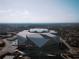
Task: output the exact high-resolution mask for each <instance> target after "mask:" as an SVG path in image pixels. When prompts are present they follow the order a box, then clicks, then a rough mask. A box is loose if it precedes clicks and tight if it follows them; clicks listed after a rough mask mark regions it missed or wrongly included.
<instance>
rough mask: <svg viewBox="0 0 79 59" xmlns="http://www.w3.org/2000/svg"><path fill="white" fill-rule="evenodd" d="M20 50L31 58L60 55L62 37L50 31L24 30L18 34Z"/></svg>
mask: <svg viewBox="0 0 79 59" xmlns="http://www.w3.org/2000/svg"><path fill="white" fill-rule="evenodd" d="M16 39H17V40H18V49H19V50H21V51H23V52H24V53H25V55H29V56H38V55H40V56H56V55H59V54H60V53H59V43H60V37H59V36H57V35H54V34H52V33H51V32H49V30H48V29H36V28H35V29H30V30H23V31H21V32H19V33H18V34H17V38H16Z"/></svg>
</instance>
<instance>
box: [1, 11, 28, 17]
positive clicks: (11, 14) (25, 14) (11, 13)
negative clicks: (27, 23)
mask: <svg viewBox="0 0 79 59" xmlns="http://www.w3.org/2000/svg"><path fill="white" fill-rule="evenodd" d="M28 15H29V11H27V10H11V9H8V10H0V18H27V17H28Z"/></svg>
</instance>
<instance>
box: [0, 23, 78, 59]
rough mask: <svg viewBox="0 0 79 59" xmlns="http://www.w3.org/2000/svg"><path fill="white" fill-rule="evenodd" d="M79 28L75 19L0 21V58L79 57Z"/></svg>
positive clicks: (65, 58) (61, 58)
mask: <svg viewBox="0 0 79 59" xmlns="http://www.w3.org/2000/svg"><path fill="white" fill-rule="evenodd" d="M3 28H5V29H3ZM78 31H79V25H78V23H59V24H58V23H54V24H52V23H48V24H47V23H41V24H24V23H23V24H0V58H1V59H7V58H10V59H18V58H25V59H26V58H35V57H34V56H36V57H37V56H40V58H41V59H42V58H45V57H46V56H52V58H53V59H69V58H71V59H78V58H79V43H78V42H79V40H78V38H79V32H78ZM25 56H27V57H25ZM42 56H43V57H42ZM44 56H45V57H44ZM37 58H38V57H37ZM46 58H48V57H46ZM49 58H50V57H49ZM49 58H48V59H49ZM50 59H51V58H50Z"/></svg>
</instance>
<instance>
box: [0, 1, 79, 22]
mask: <svg viewBox="0 0 79 59" xmlns="http://www.w3.org/2000/svg"><path fill="white" fill-rule="evenodd" d="M75 22H76V23H78V22H79V0H0V23H75Z"/></svg>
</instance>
